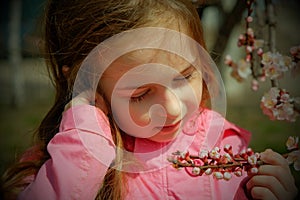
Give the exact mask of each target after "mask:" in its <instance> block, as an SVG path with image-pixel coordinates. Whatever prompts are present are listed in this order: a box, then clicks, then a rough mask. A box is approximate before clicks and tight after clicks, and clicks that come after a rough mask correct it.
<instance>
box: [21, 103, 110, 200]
mask: <svg viewBox="0 0 300 200" xmlns="http://www.w3.org/2000/svg"><path fill="white" fill-rule="evenodd" d="M47 149H48V152H49V154H50V156H51V158H50V159H49V160H47V161H46V162H45V163H44V164H43V165H42V167H41V168H40V170H39V171H38V173H37V174H36V176H35V178H34V179H33V181H32V182H31V183H30V184H29V185H28V186H27V187H26V188H25V189H24V190H23V191H22V192H21V193H20V194H19V196H18V199H51V200H53V199H94V198H95V197H96V195H97V192H98V190H99V188H100V187H101V184H102V181H103V178H104V176H105V174H106V171H107V169H108V167H109V165H110V164H111V163H112V161H113V159H114V158H115V145H114V143H113V140H112V136H111V132H110V126H109V123H108V120H107V118H106V116H105V115H104V114H103V113H102V111H100V110H99V109H97V108H96V107H94V106H90V105H80V106H75V107H72V108H70V109H69V110H67V111H66V112H65V113H64V114H63V118H62V121H61V125H60V131H59V133H57V134H56V135H55V136H54V137H53V138H52V140H51V141H50V142H49V144H48V146H47Z"/></svg>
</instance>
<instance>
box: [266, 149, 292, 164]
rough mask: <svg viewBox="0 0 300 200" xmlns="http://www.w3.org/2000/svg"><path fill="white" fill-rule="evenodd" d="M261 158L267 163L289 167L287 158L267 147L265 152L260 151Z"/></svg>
mask: <svg viewBox="0 0 300 200" xmlns="http://www.w3.org/2000/svg"><path fill="white" fill-rule="evenodd" d="M260 159H261V160H262V161H263V162H264V163H267V164H271V165H280V166H284V167H285V168H289V165H288V162H287V160H286V159H285V158H284V157H283V156H282V155H280V154H279V153H277V152H274V151H272V150H271V149H267V150H265V151H264V152H262V153H260Z"/></svg>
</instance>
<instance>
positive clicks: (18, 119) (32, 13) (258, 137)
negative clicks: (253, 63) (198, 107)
mask: <svg viewBox="0 0 300 200" xmlns="http://www.w3.org/2000/svg"><path fill="white" fill-rule="evenodd" d="M225 2H226V3H225ZM237 2H238V1H235V0H228V1H207V6H205V7H203V9H202V10H201V18H202V21H203V26H204V33H205V38H206V42H207V45H208V49H209V51H210V52H211V53H212V55H217V56H218V59H219V62H218V63H217V64H218V67H219V68H220V71H221V73H222V77H223V80H224V83H225V87H226V93H227V113H226V115H227V119H228V120H229V121H232V122H234V123H236V124H238V125H239V126H241V127H243V128H245V129H247V130H249V131H251V132H252V133H253V137H252V140H251V144H250V146H251V147H252V148H253V149H254V150H255V151H257V152H260V151H263V150H264V149H266V148H272V149H273V150H276V151H278V152H281V153H284V152H286V147H285V141H286V139H287V137H288V136H290V135H297V136H300V119H299V118H298V120H297V121H296V122H293V123H291V122H281V121H270V120H269V119H268V117H267V116H265V115H263V114H262V111H261V110H260V108H259V104H260V99H261V97H262V95H263V94H264V92H265V91H266V90H268V88H269V87H270V83H269V82H268V81H267V82H265V83H262V84H261V85H260V89H259V91H257V92H253V91H252V90H251V89H250V87H251V85H250V80H248V81H246V82H243V83H238V82H236V81H235V80H234V79H233V78H231V77H230V75H229V74H230V69H229V68H228V67H226V66H225V65H224V64H223V62H222V60H223V58H224V55H226V54H228V53H230V54H231V55H233V57H236V58H238V57H239V56H241V53H240V52H241V49H238V47H237V46H236V41H237V37H238V35H239V34H240V33H241V32H243V31H244V24H243V23H244V21H243V20H242V19H240V20H238V22H236V25H235V26H234V27H233V29H232V32H231V34H230V38H228V40H227V41H226V43H227V44H226V48H225V49H224V52H223V53H220V52H215V49H214V48H215V46H216V41H217V38H218V37H220V33H219V28H220V26H221V25H222V23H223V22H224V21H225V19H224V16H226V15H222V14H221V13H222V12H227V13H230V12H231V9H233V7H234V5H236V4H237ZM22 4H23V6H22V13H23V14H22V23H21V25H22V27H21V29H20V33H19V36H20V37H21V46H22V61H21V67H20V68H19V70H20V72H19V73H20V74H21V75H22V88H23V94H22V95H23V98H22V101H21V102H22V103H21V104H20V105H18V106H16V105H15V104H14V103H13V102H12V99H13V97H12V95H13V94H12V90H13V85H12V80H13V78H14V77H13V74H14V73H15V71H14V70H13V68H12V66H11V63H10V62H9V60H8V58H9V55H8V54H9V51H8V44H7V41H8V37H9V33H8V31H7V30H8V22H9V10H10V9H7V8H10V4H9V1H2V2H1V6H0V8H1V31H0V34H1V35H0V36H1V37H0V45H1V52H0V58H1V60H0V94H1V98H0V109H1V112H0V113H1V114H0V148H1V149H0V152H1V153H0V163H1V164H0V174H2V173H3V172H4V170H5V169H6V168H7V167H8V166H9V165H10V164H11V163H13V162H14V161H15V160H16V159H17V158H18V156H19V154H20V153H22V152H23V151H24V150H25V149H26V148H28V147H29V146H30V145H31V138H32V134H33V132H34V130H35V129H36V128H37V126H38V124H39V122H40V121H41V119H42V118H43V117H44V115H45V114H46V112H47V111H48V109H49V107H50V105H51V104H52V102H53V95H54V90H53V87H52V85H51V82H50V80H49V78H48V75H47V70H46V68H45V64H44V61H43V59H42V58H41V54H40V53H39V44H40V42H41V38H40V34H39V28H40V25H39V22H40V15H41V13H42V11H43V9H42V8H43V4H44V1H43V0H24V1H22ZM28 5H29V6H28ZM220 6H222V9H223V10H222V12H221V10H220ZM299 8H300V7H299V1H296V0H290V1H276V19H277V25H276V26H277V29H276V30H277V32H276V34H277V35H276V38H277V43H276V47H277V49H278V50H279V51H280V52H281V53H282V54H288V51H289V48H290V47H291V46H294V45H299V44H300V38H299V35H300V23H299V19H300V16H299ZM243 14H244V13H243ZM299 83H300V81H299V76H298V77H297V76H296V77H295V76H293V75H289V74H287V75H286V77H285V79H283V80H282V81H281V82H280V84H281V85H282V86H284V87H285V88H286V89H287V90H288V91H290V92H291V95H293V96H300V91H299ZM293 173H294V175H295V177H296V182H297V185H298V187H299V188H300V175H299V172H295V171H293Z"/></svg>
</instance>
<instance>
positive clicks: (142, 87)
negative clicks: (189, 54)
mask: <svg viewBox="0 0 300 200" xmlns="http://www.w3.org/2000/svg"><path fill="white" fill-rule="evenodd" d="M192 68H194V66H193V65H192V64H190V65H189V66H188V67H186V68H185V69H183V70H182V71H181V72H180V74H181V75H182V74H185V73H187V72H188V71H189V70H191V69H192ZM147 87H148V86H147V85H142V86H140V87H136V86H126V87H120V88H117V89H118V90H136V89H144V88H147Z"/></svg>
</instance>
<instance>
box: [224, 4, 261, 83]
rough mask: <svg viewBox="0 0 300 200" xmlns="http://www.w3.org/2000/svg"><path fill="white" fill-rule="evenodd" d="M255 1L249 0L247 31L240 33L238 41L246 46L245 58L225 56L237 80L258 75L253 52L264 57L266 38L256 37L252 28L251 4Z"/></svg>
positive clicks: (239, 45)
mask: <svg viewBox="0 0 300 200" xmlns="http://www.w3.org/2000/svg"><path fill="white" fill-rule="evenodd" d="M253 2H254V1H253V0H248V1H247V10H248V14H247V17H246V18H245V21H246V31H245V33H243V34H240V35H239V38H238V42H237V45H238V47H245V52H246V56H245V58H242V59H240V60H239V61H238V62H234V61H233V59H232V58H231V56H230V55H227V56H226V57H225V64H226V65H228V66H230V67H231V68H232V72H231V76H232V77H234V78H235V79H236V80H237V81H242V80H243V79H246V78H248V76H249V75H252V76H256V75H255V74H254V72H253V62H252V61H253V56H254V54H253V53H255V52H256V54H257V55H258V56H259V57H262V55H263V53H264V51H263V49H262V47H263V45H264V40H261V39H256V36H255V34H254V31H253V29H252V28H250V23H251V22H252V21H253V18H252V16H251V14H252V12H253V10H252V9H251V6H252V4H253ZM254 78H256V77H254Z"/></svg>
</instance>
